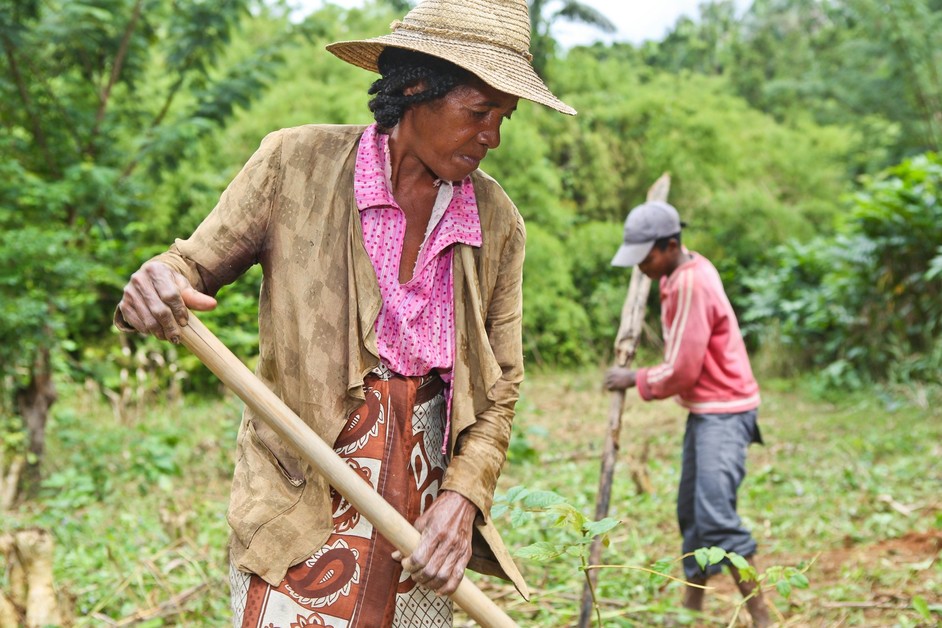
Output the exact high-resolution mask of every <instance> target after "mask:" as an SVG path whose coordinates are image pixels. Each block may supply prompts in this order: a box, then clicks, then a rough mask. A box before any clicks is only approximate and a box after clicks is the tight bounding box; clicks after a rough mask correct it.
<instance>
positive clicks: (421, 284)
mask: <svg viewBox="0 0 942 628" xmlns="http://www.w3.org/2000/svg"><path fill="white" fill-rule="evenodd" d="M354 195H355V197H356V203H357V207H358V208H359V210H360V220H361V222H362V225H363V239H364V243H365V244H366V251H367V253H368V254H369V256H370V260H371V261H372V262H373V268H374V270H375V271H376V277H377V278H378V279H379V290H380V294H381V295H382V297H383V305H382V307H381V308H380V311H379V317H378V318H377V319H376V340H377V343H378V345H379V355H380V358H381V359H382V360H383V362H384V363H385V364H386V366H388V367H389V368H390V369H391V370H392V371H394V372H396V373H399V374H400V375H406V376H415V375H425V374H426V373H428V372H430V371H431V370H433V369H437V370H438V371H439V373H440V374H441V375H442V377H443V379H445V381H446V382H447V381H450V380H451V377H450V375H451V371H452V368H453V365H454V359H455V316H454V279H453V275H452V272H451V268H452V259H453V257H454V247H453V245H454V244H456V243H459V242H460V243H463V244H467V245H470V246H481V221H480V218H479V216H478V207H477V201H476V199H475V196H474V187H473V185H472V184H471V178H470V177H466V178H465V179H464V180H463V181H461V182H460V183H459V184H457V185H452V184H451V183H450V182H442V183H441V184H440V185H439V190H438V198H437V200H436V202H435V207H434V209H433V210H432V217H431V219H430V220H429V225H428V228H427V230H426V232H425V240H424V242H423V243H422V247H421V249H420V250H419V255H418V259H417V260H416V264H415V270H414V272H413V276H412V279H410V280H409V281H408V282H406V283H404V284H400V283H399V261H400V258H401V257H402V245H403V240H404V238H405V233H406V216H405V213H404V212H403V211H402V209H401V208H400V207H399V205H398V204H397V203H396V199H395V198H393V195H392V183H391V171H390V164H389V136H387V135H386V134H384V133H380V132H379V131H378V129H377V127H376V125H375V124H373V125H371V126H369V127H368V128H367V129H366V131H365V132H364V133H363V137H362V138H361V139H360V144H359V147H358V149H357V162H356V169H355V172H354Z"/></svg>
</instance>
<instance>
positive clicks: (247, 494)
mask: <svg viewBox="0 0 942 628" xmlns="http://www.w3.org/2000/svg"><path fill="white" fill-rule="evenodd" d="M245 430H246V433H245V435H244V437H243V438H242V439H241V440H240V450H239V456H238V459H237V461H236V465H235V472H234V473H233V477H232V494H231V496H230V498H229V511H228V513H227V515H226V518H227V520H228V522H229V526H230V527H231V528H232V531H233V534H235V536H236V537H237V538H238V539H239V541H240V542H241V543H242V544H243V545H244V546H246V547H248V545H249V544H250V543H251V541H252V538H253V537H254V536H255V534H256V533H257V532H258V531H259V529H260V528H261V527H262V526H264V525H265V524H267V523H269V522H270V521H272V520H274V519H277V518H278V517H280V516H281V515H282V514H284V513H285V512H286V511H288V510H289V509H291V508H292V507H294V506H295V504H297V503H298V501H299V500H300V499H301V494H302V492H303V490H304V484H305V482H304V479H303V478H300V477H294V476H292V475H290V474H289V473H288V472H287V471H286V469H285V467H284V465H283V464H282V463H281V462H280V461H279V459H278V457H276V456H275V454H274V453H273V452H272V450H271V448H270V447H269V446H268V445H267V444H266V443H265V441H263V440H262V439H261V438H259V435H258V433H257V431H256V427H255V422H254V421H247V422H246V426H245Z"/></svg>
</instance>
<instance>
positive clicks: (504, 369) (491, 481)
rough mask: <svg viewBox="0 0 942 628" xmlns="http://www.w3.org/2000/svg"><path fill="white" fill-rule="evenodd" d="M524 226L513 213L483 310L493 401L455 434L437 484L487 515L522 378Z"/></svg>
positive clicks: (507, 444)
mask: <svg viewBox="0 0 942 628" xmlns="http://www.w3.org/2000/svg"><path fill="white" fill-rule="evenodd" d="M525 244H526V230H525V228H524V224H523V219H522V218H521V217H520V216H519V215H518V216H517V224H516V227H515V230H514V233H513V234H512V236H511V237H510V238H509V239H508V242H507V244H506V245H505V247H504V250H503V252H502V254H501V259H500V270H499V272H498V278H497V283H496V284H495V287H494V291H493V295H492V297H491V300H490V303H489V306H488V308H487V315H486V318H485V330H486V332H487V337H488V341H489V344H490V346H491V350H492V351H493V353H494V357H495V358H496V360H497V363H498V365H499V366H500V370H501V375H500V377H499V378H498V380H497V382H496V383H495V384H494V387H493V388H492V389H491V395H490V397H491V398H492V399H493V403H492V404H490V405H489V406H488V408H487V409H486V410H484V411H483V412H481V413H479V414H478V415H477V416H476V417H475V419H476V420H475V422H474V423H473V424H472V425H470V426H469V427H468V428H466V429H465V430H464V431H462V433H461V434H460V435H459V436H458V440H457V442H456V446H455V456H454V458H453V459H452V460H451V462H450V463H449V466H448V472H447V474H446V477H445V480H444V482H443V485H442V488H443V489H446V490H452V491H456V492H458V493H461V494H462V495H464V496H465V497H467V498H468V499H469V500H471V501H472V502H473V503H474V504H475V505H476V506H477V507H478V508H479V509H480V511H481V512H482V513H490V509H491V503H492V502H493V499H494V490H495V489H496V487H497V479H498V477H499V476H500V470H501V467H502V466H503V464H504V460H505V459H506V457H507V448H508V446H509V445H510V430H511V426H512V424H513V419H514V406H515V404H516V403H517V398H518V397H519V394H520V392H519V389H520V382H521V381H523V341H522V320H523V259H524V248H525Z"/></svg>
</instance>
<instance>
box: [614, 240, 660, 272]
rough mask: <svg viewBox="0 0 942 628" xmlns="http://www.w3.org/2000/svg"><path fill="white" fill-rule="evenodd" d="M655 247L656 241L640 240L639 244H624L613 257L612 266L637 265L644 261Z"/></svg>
mask: <svg viewBox="0 0 942 628" xmlns="http://www.w3.org/2000/svg"><path fill="white" fill-rule="evenodd" d="M652 248H654V241H653V240H652V241H650V242H639V243H637V244H627V243H626V244H622V245H621V247H620V248H619V249H618V252H617V253H615V257H613V258H612V266H625V267H627V266H637V265H638V264H640V263H641V262H643V261H644V258H646V257H647V256H648V253H650V252H651V249H652Z"/></svg>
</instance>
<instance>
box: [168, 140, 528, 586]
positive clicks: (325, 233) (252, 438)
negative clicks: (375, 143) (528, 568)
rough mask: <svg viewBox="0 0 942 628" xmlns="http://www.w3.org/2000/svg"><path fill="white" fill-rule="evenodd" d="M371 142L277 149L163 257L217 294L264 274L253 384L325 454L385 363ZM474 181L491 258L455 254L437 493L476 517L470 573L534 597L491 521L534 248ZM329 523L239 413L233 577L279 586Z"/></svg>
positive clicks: (513, 218) (283, 460) (486, 182)
mask: <svg viewBox="0 0 942 628" xmlns="http://www.w3.org/2000/svg"><path fill="white" fill-rule="evenodd" d="M364 128H365V127H362V126H333V125H323V126H322V125H308V126H302V127H297V128H292V129H283V130H281V131H277V132H274V133H272V134H270V135H269V136H267V137H266V138H265V139H264V140H263V142H262V144H261V146H260V148H259V150H258V151H257V152H256V153H255V154H254V155H253V156H252V158H251V159H250V160H249V161H248V163H246V165H245V166H244V167H243V168H242V170H241V172H240V173H239V174H238V175H237V176H236V178H235V179H234V180H233V181H232V183H231V184H230V185H229V187H228V188H227V189H226V191H225V192H224V193H223V194H222V196H221V197H220V200H219V203H218V205H217V206H216V207H215V209H213V211H212V212H211V213H210V214H209V215H208V216H207V217H206V219H205V220H204V221H203V222H202V224H200V226H199V227H198V228H197V229H196V231H195V232H194V233H193V235H192V236H191V237H190V238H188V239H186V240H177V241H176V242H175V243H174V245H173V246H172V247H171V248H170V250H169V251H168V252H166V253H164V254H162V255H160V256H158V257H157V258H156V259H158V260H159V261H162V262H165V263H166V264H168V265H170V266H171V267H173V268H174V269H176V270H177V271H179V272H180V273H182V274H183V275H185V276H186V277H187V278H188V279H189V281H190V282H191V283H192V284H193V286H194V287H195V288H196V289H198V290H200V291H202V292H205V293H208V294H211V295H214V294H215V293H216V291H217V290H219V288H220V287H221V286H223V285H225V284H228V283H230V282H232V281H234V280H235V279H236V278H237V277H239V276H240V275H241V274H242V273H243V272H245V271H246V270H247V269H248V268H249V267H250V266H252V265H253V264H256V263H259V264H261V266H262V269H263V283H262V289H261V294H260V297H259V321H258V322H259V360H258V366H257V370H256V373H257V375H258V376H259V377H260V378H261V379H262V381H264V382H265V383H266V384H267V385H268V387H269V388H271V389H272V390H273V391H274V392H275V393H276V394H278V395H279V396H280V397H281V398H282V399H283V400H284V401H285V403H286V404H287V405H288V406H289V407H290V408H291V409H293V410H294V411H295V412H296V413H297V414H298V416H299V417H300V418H301V419H302V420H303V421H304V422H305V423H306V424H307V425H309V426H310V427H311V428H313V430H314V431H315V432H317V434H319V435H320V437H321V438H323V439H324V441H325V442H327V443H333V442H334V441H335V440H336V437H337V435H338V434H339V433H340V430H341V428H342V427H343V425H344V423H345V422H346V420H347V416H348V415H349V413H350V412H351V411H352V410H354V409H355V408H356V407H357V406H358V405H359V404H360V403H361V402H362V401H363V378H364V376H365V375H366V374H367V373H368V372H369V371H370V370H371V369H373V368H374V367H375V366H377V364H378V363H379V358H378V357H377V355H378V352H377V347H376V334H375V332H374V329H373V325H374V321H375V320H376V316H377V314H378V312H379V308H380V304H381V297H380V292H379V285H378V283H377V280H376V276H375V272H374V270H373V267H372V264H371V262H370V259H369V257H368V255H367V252H366V249H365V248H364V245H363V234H362V231H361V224H360V220H359V215H358V210H357V207H356V203H355V200H354V195H353V173H354V163H355V158H356V150H357V144H358V141H359V138H360V136H361V134H362V133H363V130H364ZM471 176H472V181H473V183H474V191H475V195H476V197H477V202H478V208H479V213H480V218H481V229H482V234H483V244H482V246H481V247H480V248H475V247H470V246H467V245H463V244H458V245H456V246H457V249H456V251H455V257H454V270H453V272H454V285H455V328H456V335H457V337H456V356H455V366H454V380H453V386H454V390H453V401H452V414H451V437H450V442H449V447H450V453H451V455H452V459H451V462H450V465H449V467H448V470H447V472H446V474H445V479H444V482H443V486H442V488H443V489H447V490H452V491H456V492H458V493H460V494H462V495H464V496H465V497H467V498H468V499H470V500H471V501H472V502H473V503H474V504H475V505H476V506H477V507H478V510H479V511H480V514H479V516H478V519H477V521H476V525H475V533H474V541H475V542H474V556H473V557H472V559H471V563H470V565H469V567H471V568H472V569H475V570H476V571H480V572H483V573H489V574H492V575H497V576H500V577H504V578H507V579H509V580H511V581H512V582H513V583H514V584H515V585H516V587H517V589H518V590H519V591H520V592H521V594H523V595H524V596H525V597H526V596H527V595H528V591H527V587H526V584H525V583H524V582H523V578H522V577H521V575H520V572H519V571H518V570H517V568H516V566H515V565H514V563H513V560H512V559H511V557H510V555H509V553H508V552H507V549H506V548H505V547H504V545H503V542H502V541H501V539H500V536H499V535H498V533H497V530H496V529H495V528H494V525H493V524H492V522H491V518H490V508H491V502H492V499H493V493H494V489H495V486H496V484H497V478H498V475H499V473H500V469H501V466H502V464H503V462H504V459H505V455H506V451H507V446H508V444H509V441H510V429H511V423H512V421H513V416H514V404H515V403H516V401H517V397H518V386H519V384H520V381H521V379H522V377H523V352H522V347H521V300H522V299H521V277H522V268H523V256H524V240H525V237H526V234H525V231H524V225H523V220H522V218H521V216H520V214H519V212H518V211H517V209H516V207H515V206H514V205H513V203H512V202H511V201H510V199H509V198H508V197H507V195H506V194H505V193H504V191H503V190H502V189H501V188H500V186H499V185H498V184H497V183H496V182H495V181H494V180H493V179H491V178H490V177H488V176H487V175H486V174H484V173H482V172H480V171H476V172H474V173H473V174H472V175H471ZM331 511H332V508H331V501H330V497H329V487H328V485H327V483H326V481H325V480H323V479H322V478H321V477H320V476H319V475H318V474H317V473H316V472H315V471H313V470H312V469H311V468H310V466H309V465H307V464H306V463H303V462H302V461H301V460H300V459H299V457H298V456H297V455H296V454H295V453H294V452H293V451H291V450H290V449H289V448H288V447H287V446H286V445H285V444H283V443H282V442H281V441H280V440H279V439H278V437H277V436H276V435H275V434H274V432H273V431H271V429H270V428H268V427H267V426H266V425H265V424H264V423H263V422H262V421H260V420H258V419H257V417H256V416H255V415H254V414H253V412H252V411H251V410H250V409H246V410H245V412H244V415H243V420H242V424H241V427H240V429H239V436H238V443H237V449H236V466H235V474H234V478H233V483H232V495H231V501H230V505H229V512H228V520H229V524H230V526H231V528H232V536H231V540H230V557H231V560H232V561H233V564H235V565H236V566H237V567H238V568H239V569H241V570H244V571H247V572H252V573H256V574H258V575H259V576H261V577H262V578H263V579H264V580H265V581H267V582H269V583H270V584H273V585H277V584H278V583H279V582H280V581H281V580H282V578H283V577H284V575H285V572H286V571H287V569H288V567H290V566H291V565H293V564H296V563H298V562H300V561H302V560H304V559H305V558H306V557H307V556H310V555H311V554H312V553H313V552H314V551H315V550H316V549H317V548H318V547H320V545H321V544H322V543H323V542H324V541H325V540H326V539H327V537H328V535H329V534H330V531H331Z"/></svg>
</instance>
